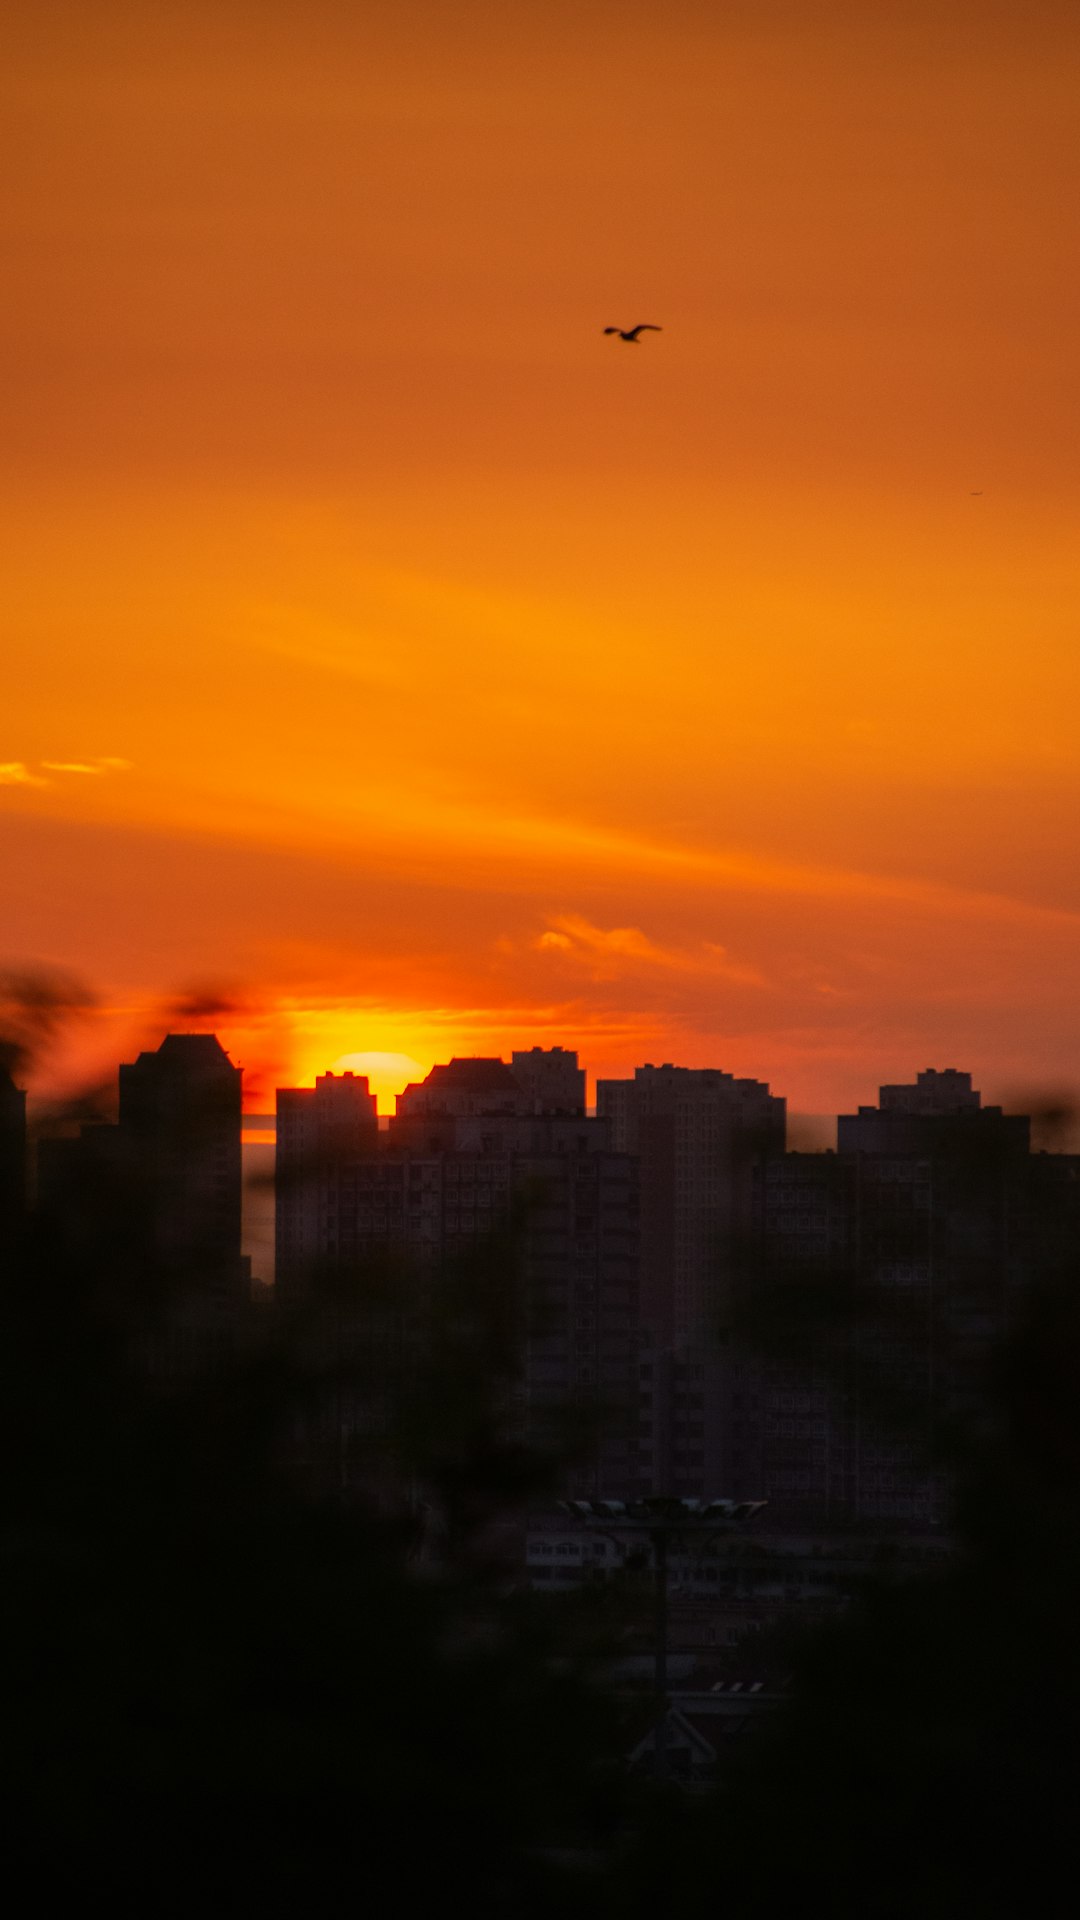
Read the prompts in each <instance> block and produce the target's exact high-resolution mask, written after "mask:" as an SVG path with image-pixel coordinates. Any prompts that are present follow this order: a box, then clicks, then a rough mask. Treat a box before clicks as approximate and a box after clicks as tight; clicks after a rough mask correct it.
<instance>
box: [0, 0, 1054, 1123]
mask: <svg viewBox="0 0 1080 1920" xmlns="http://www.w3.org/2000/svg"><path fill="white" fill-rule="evenodd" d="M12 38H13V41H14V45H13V47H12V48H11V49H10V58H9V60H8V62H7V74H6V78H5V81H4V95H5V97H4V120H5V123H6V125H7V127H8V129H9V135H8V137H9V139H10V142H11V151H10V154H9V156H8V159H7V161H6V164H5V171H4V184H3V198H4V202H5V215H4V218H5V227H6V234H7V247H8V251H9V256H10V259H11V261H12V263H13V265H12V273H13V284H14V286H15V288H16V293H15V297H14V298H13V299H12V300H11V301H10V302H9V303H8V304H7V306H6V311H5V314H4V316H3V319H2V321H0V327H2V329H3V356H4V363H5V365H6V366H7V368H8V369H9V372H10V379H9V383H8V388H7V398H6V403H5V418H4V430H3V435H2V439H0V463H2V465H0V488H2V492H3V502H4V522H5V534H4V543H5V556H4V557H5V576H6V594H5V604H4V611H3V615H2V619H3V625H4V633H3V658H4V663H5V673H4V699H3V703H2V710H0V854H2V858H3V863H4V876H5V903H6V911H5V915H4V937H3V943H2V946H3V956H4V958H5V960H6V962H7V963H8V964H12V965H19V966H29V965H38V964H45V965H49V966H52V967H64V968H68V969H73V970H75V971H76V972H78V973H79V974H80V975H81V976H82V977H84V978H85V979H86V980H87V981H88V982H90V983H91V984H92V985H93V986H94V987H95V989H96V990H97V992H98V994H99V995H100V997H101V999H102V1002H103V1004H104V1008H105V1013H106V1017H107V1018H109V1019H112V1021H113V1026H112V1028H111V1030H110V1031H111V1033H112V1034H113V1035H114V1036H115V1039H116V1045H119V1044H121V1042H122V1043H123V1044H124V1045H127V1044H129V1041H130V1040H131V1039H132V1038H133V1037H137V1036H138V1035H139V1034H141V1033H142V1032H143V1031H145V1033H146V1034H147V1035H148V1036H149V1035H155V1036H156V1037H160V1031H161V1028H162V1021H163V1019H164V1018H165V1015H166V1012H167V1009H168V1008H169V1006H170V1005H171V1004H172V1003H173V1002H174V1001H175V1000H176V998H177V997H178V996H183V995H184V994H185V993H188V992H190V990H191V989H192V988H193V985H194V984H199V985H202V984H204V983H206V982H210V983H212V984H213V985H214V987H215V991H216V990H218V989H219V990H220V999H221V1010H220V1011H217V1012H215V1011H213V1004H214V1003H213V995H212V994H209V995H208V997H207V1002H206V1004H207V1008H208V1011H207V1013H206V1015H205V1018H206V1021H207V1022H208V1023H211V1024H213V1025H214V1026H215V1027H216V1029H217V1030H218V1031H219V1032H220V1033H221V1035H222V1038H223V1040H224V1043H225V1044H226V1045H227V1046H228V1047H229V1048H230V1050H231V1052H232V1054H233V1057H234V1058H235V1059H238V1060H242V1061H243V1062H244V1064H245V1066H246V1067H247V1068H248V1069H249V1072H250V1088H249V1100H250V1102H251V1104H252V1105H254V1106H256V1107H259V1108H262V1107H264V1106H268V1105H271V1104H272V1089H273V1085H274V1084H275V1083H276V1081H277V1080H279V1079H281V1080H286V1081H295V1080H300V1079H302V1080H305V1081H309V1080H311V1079H313V1078H314V1076H315V1074H316V1073H318V1072H322V1071H325V1070H326V1069H327V1068H328V1067H331V1066H333V1065H334V1064H335V1063H337V1066H336V1069H335V1070H343V1067H342V1063H343V1062H346V1063H347V1062H348V1060H350V1059H351V1058H352V1056H360V1057H364V1058H369V1059H373V1058H374V1056H375V1055H380V1056H390V1055H395V1056H400V1055H407V1056H409V1060H408V1063H407V1064H408V1071H409V1072H412V1071H413V1069H414V1068H415V1070H416V1072H417V1073H419V1072H420V1071H426V1070H427V1068H428V1067H429V1066H430V1065H431V1064H433V1062H434V1061H436V1060H442V1059H446V1058H449V1057H450V1055H451V1054H453V1053H455V1052H484V1053H486V1052H493V1053H502V1054H504V1055H505V1054H507V1053H508V1052H509V1050H510V1048H511V1047H513V1046H521V1045H523V1044H527V1045H531V1044H533V1042H534V1041H535V1042H539V1043H541V1044H554V1043H556V1042H559V1041H561V1042H562V1043H563V1044H565V1045H568V1046H575V1047H577V1048H578V1049H579V1050H580V1052H581V1055H582V1059H583V1061H584V1062H586V1063H587V1064H588V1066H589V1067H590V1069H591V1070H592V1071H593V1072H601V1073H614V1072H626V1071H629V1070H630V1069H632V1067H633V1066H634V1065H635V1064H636V1063H638V1062H640V1061H642V1060H644V1059H674V1060H678V1061H680V1062H682V1063H684V1064H686V1065H706V1064H711V1065H718V1066H722V1067H724V1068H726V1069H728V1070H729V1071H734V1072H738V1073H745V1074H753V1075H755V1076H758V1077H761V1078H763V1079H767V1080H768V1081H770V1083H771V1084H772V1085H773V1087H774V1088H775V1089H776V1090H777V1091H778V1092H781V1093H785V1094H787V1095H788V1097H789V1100H790V1101H791V1102H792V1104H793V1105H795V1106H797V1107H802V1108H806V1109H809V1110H813V1111H827V1110H830V1109H834V1108H835V1107H837V1106H840V1105H850V1104H851V1103H852V1102H854V1101H855V1100H857V1099H859V1098H868V1097H870V1095H871V1093H872V1091H873V1089H874V1087H875V1086H876V1085H877V1084H878V1082H879V1081H880V1080H882V1079H888V1078H898V1077H911V1075H912V1074H913V1072H914V1071H915V1069H917V1068H920V1067H923V1066H926V1065H927V1064H928V1063H930V1062H931V1061H933V1062H936V1063H937V1064H940V1065H945V1064H956V1065H960V1066H965V1067H969V1068H970V1069H971V1070H972V1071H973V1072H974V1074H975V1076H976V1079H977V1081H978V1083H979V1084H980V1085H981V1086H982V1087H983V1089H984V1091H985V1092H986V1093H987V1095H988V1096H993V1095H995V1094H998V1095H1000V1094H1001V1093H1002V1092H1007V1091H1008V1090H1009V1089H1010V1088H1012V1087H1015V1086H1018V1085H1020V1084H1028V1085H1031V1084H1037V1083H1039V1082H1040V1081H1051V1080H1052V1081H1053V1083H1054V1084H1055V1085H1061V1084H1063V1083H1067V1084H1073V1083H1076V1082H1080V1026H1078V1015H1077V995H1076V984H1075V983H1076V978H1077V967H1078V962H1080V870H1078V863H1077V858H1076V851H1075V839H1076V825H1075V823H1076V819H1077V817H1078V813H1080V754H1078V750H1077V749H1078V744H1080V743H1078V738H1077V735H1078V715H1080V648H1078V646H1077V633H1076V626H1077V613H1076V608H1077V604H1078V592H1077V590H1078V586H1080V580H1078V572H1080V545H1078V540H1077V526H1078V511H1080V455H1078V452H1077V444H1076V435H1075V424H1074V423H1075V413H1076V403H1077V398H1078V395H1077V384H1078V373H1077V355H1076V339H1077V323H1078V320H1080V266H1078V261H1080V252H1078V250H1077V247H1076V235H1075V231H1074V228H1075V223H1076V211H1075V210H1076V206H1077V204H1080V202H1078V190H1080V177H1078V176H1080V125H1078V120H1080V104H1078V103H1080V17H1078V16H1077V13H1076V10H1075V8H1073V7H1070V6H1066V5H1064V4H1057V0H1032V4H1031V5H1030V6H1028V7H1026V8H1025V9H1023V10H1021V9H1019V8H1017V7H1015V6H1005V5H996V4H994V0H980V4H978V5H976V4H975V0H970V4H969V3H968V0H945V4H943V5H940V6H937V7H933V8H931V7H930V6H929V5H926V6H923V5H922V4H919V0H910V4H902V5H898V6H895V7H889V8H887V9H877V8H867V7H865V6H862V5H858V4H856V3H855V0H851V4H850V5H848V4H836V5H833V6H831V7H829V8H828V9H826V10H824V13H823V12H822V10H819V9H817V8H813V7H810V6H808V5H806V4H803V3H802V0H755V4H750V0H746V3H745V4H743V0H735V4H732V5H727V6H724V7H723V8H719V7H716V6H714V5H711V4H709V5H707V4H705V0H671V4H670V5H668V6H667V7H666V8H664V9H662V10H661V9H659V8H657V7H656V6H655V5H649V6H646V5H639V4H637V3H636V0H622V3H621V4H619V5H615V4H609V0H580V3H579V4H577V5H574V6H571V5H569V4H562V3H561V0H543V4H542V5H541V4H540V0H537V3H536V4H535V5H534V4H532V3H531V0H526V4H522V5H519V6H511V7H507V8H502V9H495V8H493V7H491V6H489V5H487V4H483V3H482V0H460V3H459V0H452V4H449V5H441V4H436V3H435V0H430V3H429V0H395V3H394V4H391V3H390V0H366V4H365V5H364V6H362V7H355V8H354V7H347V6H344V5H340V4H337V0H311V3H310V4H308V5H305V6H303V7H300V6H298V5H295V4H291V0H270V3H269V4H265V3H264V4H259V5H255V4H254V0H252V4H243V0H215V4H210V3H209V0H207V4H206V5H205V6H203V5H199V4H192V3H191V0H188V3H187V4H183V5H180V4H177V5H173V6H170V5H165V6H164V7H162V8H155V9H153V10H150V9H146V8H142V7H140V6H137V5H128V4H123V3H122V0H103V4H102V5H101V6H99V7H95V8H93V9H90V10H87V9H84V8H82V7H80V6H76V5H66V4H50V3H49V0H44V4H42V5H40V6H35V7H33V8H27V9H23V10H21V12H20V16H19V19H18V22H17V24H16V25H15V26H14V27H13V30H12ZM643 316H644V317H646V318H647V319H648V320H649V321H652V322H655V323H657V324H662V327H663V331H662V332H659V333H655V334H649V335H646V336H645V337H644V338H643V340H642V342H641V343H640V345H639V346H636V347H630V346H627V345H625V344H624V343H622V342H619V341H618V340H613V339H611V338H605V337H604V335H603V333H602V329H603V328H604V326H606V325H609V324H612V323H618V324H619V325H621V326H629V325H631V324H633V323H634V322H636V321H637V320H639V319H641V318H642V317H643ZM224 983H228V984H227V986H226V985H225V984H224ZM170 1017H173V1016H170ZM190 1017H191V1018H195V1016H194V1015H191V1016H190ZM95 1031H99V1030H98V1029H96V1030H95ZM97 1044H98V1042H97V1040H95V1045H97ZM110 1044H111V1042H110ZM102 1046H103V1047H104V1042H102ZM114 1057H115V1048H114ZM355 1070H357V1071H367V1070H368V1069H366V1068H360V1067H357V1068H356V1069H355ZM372 1084H373V1086H377V1091H378V1092H379V1095H380V1101H381V1103H382V1105H383V1107H384V1109H385V1108H387V1107H388V1105H389V1104H390V1103H391V1102H392V1095H393V1093H394V1092H395V1091H396V1090H397V1089H398V1086H399V1085H400V1084H404V1082H403V1081H400V1080H399V1078H398V1077H396V1067H395V1066H394V1065H391V1064H388V1063H387V1061H386V1060H383V1061H382V1063H381V1066H380V1068H379V1069H378V1071H376V1070H375V1069H372Z"/></svg>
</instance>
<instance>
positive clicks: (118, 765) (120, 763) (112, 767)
mask: <svg viewBox="0 0 1080 1920" xmlns="http://www.w3.org/2000/svg"><path fill="white" fill-rule="evenodd" d="M41 764H42V766H43V767H45V768H47V770H48V771H49V773H91V774H102V773H127V772H129V771H130V769H131V761H130V760H121V759H118V758H117V756H116V755H115V754H102V755H100V756H99V758H98V759H96V760H43V761H42V763H41Z"/></svg>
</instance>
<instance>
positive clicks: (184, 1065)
mask: <svg viewBox="0 0 1080 1920" xmlns="http://www.w3.org/2000/svg"><path fill="white" fill-rule="evenodd" d="M242 1078H243V1076H242V1070H241V1069H240V1068H239V1067H235V1066H233V1064H232V1062H231V1061H230V1059H229V1057H228V1055H227V1054H226V1053H225V1051H224V1049H223V1048H222V1046H221V1045H220V1043H219V1042H218V1040H217V1039H216V1038H215V1036H214V1035H213V1034H208V1033H171V1034H168V1035H167V1036H166V1038H165V1039H164V1040H163V1041H162V1044H161V1046H160V1047H158V1049H157V1050H156V1052H149V1051H147V1052H144V1053H141V1054H140V1055H139V1057H138V1059H137V1060H135V1061H134V1062H132V1063H131V1064H130V1065H125V1066H122V1067H121V1068H120V1103H119V1119H118V1122H117V1124H116V1125H114V1126H106V1125H100V1124H95V1125H93V1126H85V1127H83V1129H82V1131H81V1133H80V1134H79V1136H78V1137H77V1138H75V1139H55V1140H45V1141H43V1142H42V1143H41V1146H40V1148H39V1152H38V1167H37V1172H38V1180H37V1193H38V1214H39V1223H40V1228H41V1232H42V1234H43V1235H44V1238H45V1243H46V1244H48V1245H49V1247H50V1249H51V1257H52V1259H53V1261H54V1262H55V1263H57V1264H59V1265H61V1266H70V1267H72V1268H74V1269H77V1270H80V1271H81V1272H82V1273H83V1275H84V1280H85V1283H86V1284H87V1285H91V1286H93V1287H95V1288H98V1289H100V1291H101V1293H102V1294H103V1296H104V1295H107V1296H108V1297H109V1298H111V1299H112V1300H113V1302H114V1304H115V1306H116V1308H117V1309H119V1308H120V1307H121V1304H122V1303H126V1304H124V1306H123V1310H124V1311H125V1312H126V1313H127V1314H128V1316H129V1319H130V1330H131V1335H132V1338H133V1340H134V1341H135V1344H136V1348H137V1350H138V1351H139V1353H140V1354H141V1356H142V1360H143V1363H144V1364H145V1365H146V1367H147V1369H148V1370H149V1371H150V1372H151V1373H154V1374H156V1375H159V1376H160V1377H161V1378H162V1379H163V1380H165V1381H170V1380H182V1379H185V1378H188V1377H190V1376H191V1375H192V1374H194V1373H197V1372H199V1371H200V1370H203V1369H205V1368H206V1367H207V1366H213V1365H215V1364H216V1363H217V1362H218V1361H219V1360H220V1359H222V1358H223V1357H224V1356H225V1355H227V1354H228V1353H230V1352H231V1351H232V1349H233V1346H234V1343H235V1340H236V1337H237V1332H238V1327H239V1324H240V1319H241V1316H242V1314H243V1311H244V1309H245V1307H246V1306H247V1304H248V1301H249V1295H250V1265H249V1262H248V1261H247V1260H246V1258H245V1257H244V1255H243V1254H242V1252H241V1201H242V1170H241V1145H240V1142H241V1085H242Z"/></svg>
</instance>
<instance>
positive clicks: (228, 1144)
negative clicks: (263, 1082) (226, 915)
mask: <svg viewBox="0 0 1080 1920" xmlns="http://www.w3.org/2000/svg"><path fill="white" fill-rule="evenodd" d="M242 1083H243V1071H242V1069H241V1068H240V1067H234V1066H233V1064H232V1062H231V1061H230V1059H229V1057H228V1054H227V1053H226V1052H225V1050H224V1048H223V1047H222V1045H221V1043H220V1041H219V1040H218V1039H217V1037H216V1035H214V1034H212V1033H170V1034H167V1035H166V1037H165V1039H164V1040H163V1041H162V1043H161V1045H160V1047H159V1048H158V1049H157V1051H156V1053H149V1052H146V1053H141V1054H140V1055H139V1057H138V1059H137V1060H136V1061H135V1062H134V1064H133V1065H131V1066H122V1067H121V1068H120V1121H119V1131H120V1137H121V1140H122V1141H123V1143H124V1147H125V1149H126V1151H127V1153H128V1155H129V1159H130V1164H131V1165H132V1167H133V1169H134V1170H135V1174H136V1177H137V1179H138V1181H139V1184H140V1186H141V1189H142V1191H143V1193H144V1195H145V1196H146V1200H147V1203H148V1209H149V1231H150V1234H151V1249H150V1250H151V1253H152V1257H153V1258H154V1260H155V1262H157V1263H158V1264H160V1265H161V1266H162V1267H164V1268H165V1269H167V1270H169V1271H172V1272H175V1273H177V1274H179V1275H182V1276H183V1277H184V1278H185V1279H186V1280H188V1281H197V1282H198V1284H199V1285H200V1287H201V1288H203V1289H204V1290H207V1291H210V1290H213V1291H215V1292H217V1293H219V1294H222V1295H226V1296H230V1297H232V1298H234V1299H235V1298H237V1297H241V1296H242V1294H243V1291H244V1285H245V1278H244V1276H245V1263H244V1261H243V1258H242V1255H241V1251H240V1235H241V1221H240V1214H241V1199H242V1170H241V1149H240V1139H241V1105H242V1096H241V1088H242Z"/></svg>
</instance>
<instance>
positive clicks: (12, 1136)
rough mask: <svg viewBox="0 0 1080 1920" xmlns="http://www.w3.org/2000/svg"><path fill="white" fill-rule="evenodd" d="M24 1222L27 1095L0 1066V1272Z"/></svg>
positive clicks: (16, 1243)
mask: <svg viewBox="0 0 1080 1920" xmlns="http://www.w3.org/2000/svg"><path fill="white" fill-rule="evenodd" d="M25 1222H26V1095H25V1093H24V1092H23V1090H22V1088H21V1087H17V1086H16V1085H15V1082H14V1080H13V1079H12V1078H11V1075H10V1073H8V1071H7V1069H6V1068H5V1067H0V1274H2V1273H3V1272H4V1269H5V1267H6V1266H7V1265H8V1262H9V1261H10V1260H11V1259H12V1258H13V1257H14V1255H15V1253H16V1251H17V1249H18V1247H19V1245H20V1244H21V1241H22V1236H23V1230H24V1227H25Z"/></svg>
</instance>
